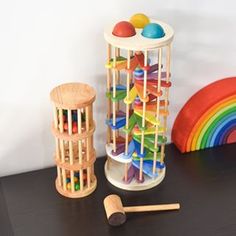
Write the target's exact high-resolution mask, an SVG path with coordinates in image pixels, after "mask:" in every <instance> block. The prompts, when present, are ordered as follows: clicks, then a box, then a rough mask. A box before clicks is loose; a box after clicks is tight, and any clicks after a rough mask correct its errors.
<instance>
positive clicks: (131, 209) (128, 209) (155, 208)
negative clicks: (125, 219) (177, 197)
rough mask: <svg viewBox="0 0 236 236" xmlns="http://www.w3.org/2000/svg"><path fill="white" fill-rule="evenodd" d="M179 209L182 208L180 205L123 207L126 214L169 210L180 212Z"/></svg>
mask: <svg viewBox="0 0 236 236" xmlns="http://www.w3.org/2000/svg"><path fill="white" fill-rule="evenodd" d="M179 208H180V204H179V203H173V204H161V205H147V206H130V207H123V209H124V211H125V212H145V211H169V210H178V209H179Z"/></svg>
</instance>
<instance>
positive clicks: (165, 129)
mask: <svg viewBox="0 0 236 236" xmlns="http://www.w3.org/2000/svg"><path fill="white" fill-rule="evenodd" d="M166 49H167V55H166V74H167V76H166V82H167V83H169V81H170V55H171V45H170V44H169V45H168V46H167V48H166ZM164 96H165V98H164V100H165V105H164V110H165V111H167V109H168V99H169V88H165V93H164ZM166 132H167V117H166V116H165V117H164V118H163V137H165V136H166ZM164 153H165V145H164V144H162V145H161V160H160V162H161V163H163V162H164V156H165V155H164Z"/></svg>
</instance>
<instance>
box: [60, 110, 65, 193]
mask: <svg viewBox="0 0 236 236" xmlns="http://www.w3.org/2000/svg"><path fill="white" fill-rule="evenodd" d="M63 125H64V122H63V110H62V109H61V108H60V109H59V128H60V133H63V132H64V127H63ZM60 149H61V161H62V163H65V147H64V141H63V140H60ZM62 183H63V189H64V191H66V171H65V169H63V168H62Z"/></svg>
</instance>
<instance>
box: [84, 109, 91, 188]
mask: <svg viewBox="0 0 236 236" xmlns="http://www.w3.org/2000/svg"><path fill="white" fill-rule="evenodd" d="M85 114H86V116H85V117H86V130H87V132H88V131H89V107H88V106H87V107H86V109H85ZM86 144H87V147H86V148H87V152H86V160H87V162H89V160H90V155H89V151H90V137H87V139H86ZM90 184H91V183H90V166H88V167H87V185H88V188H90Z"/></svg>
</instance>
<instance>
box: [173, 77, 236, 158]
mask: <svg viewBox="0 0 236 236" xmlns="http://www.w3.org/2000/svg"><path fill="white" fill-rule="evenodd" d="M171 138H172V141H173V142H174V144H175V145H176V146H177V147H178V149H179V150H180V151H181V152H182V153H184V152H190V151H196V150H200V149H205V148H210V147H215V146H218V145H222V144H226V143H233V142H236V77H231V78H225V79H221V80H218V81H216V82H214V83H211V84H209V85H208V86H206V87H204V88H202V89H201V90H199V91H198V92H197V93H196V94H194V95H193V96H192V97H191V98H190V99H189V100H188V101H187V103H186V104H185V105H184V106H183V108H182V109H181V111H180V112H179V114H178V115H177V117H176V120H175V122H174V125H173V129H172V133H171Z"/></svg>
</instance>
